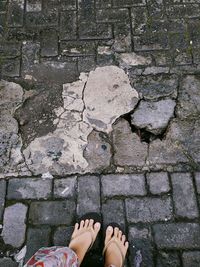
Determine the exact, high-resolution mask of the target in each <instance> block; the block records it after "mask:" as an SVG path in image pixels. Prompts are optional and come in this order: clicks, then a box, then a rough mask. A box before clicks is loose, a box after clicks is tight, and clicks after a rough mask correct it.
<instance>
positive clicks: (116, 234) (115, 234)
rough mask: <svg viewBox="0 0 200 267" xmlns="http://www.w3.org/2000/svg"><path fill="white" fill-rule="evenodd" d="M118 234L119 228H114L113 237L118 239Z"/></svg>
mask: <svg viewBox="0 0 200 267" xmlns="http://www.w3.org/2000/svg"><path fill="white" fill-rule="evenodd" d="M118 233H119V228H118V227H115V229H114V236H115V237H118Z"/></svg>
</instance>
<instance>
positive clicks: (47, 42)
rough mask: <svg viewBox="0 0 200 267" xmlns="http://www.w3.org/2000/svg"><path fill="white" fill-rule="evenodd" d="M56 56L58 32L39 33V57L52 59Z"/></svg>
mask: <svg viewBox="0 0 200 267" xmlns="http://www.w3.org/2000/svg"><path fill="white" fill-rule="evenodd" d="M57 55H58V32H57V31H56V30H54V29H47V30H43V31H42V32H41V56H42V57H53V56H57Z"/></svg>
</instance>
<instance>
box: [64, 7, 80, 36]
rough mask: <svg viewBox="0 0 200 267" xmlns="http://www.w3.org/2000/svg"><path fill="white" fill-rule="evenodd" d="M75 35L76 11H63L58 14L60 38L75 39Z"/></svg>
mask: <svg viewBox="0 0 200 267" xmlns="http://www.w3.org/2000/svg"><path fill="white" fill-rule="evenodd" d="M76 37H77V17H76V11H71V10H70V11H64V12H61V14H60V38H61V40H75V39H76Z"/></svg>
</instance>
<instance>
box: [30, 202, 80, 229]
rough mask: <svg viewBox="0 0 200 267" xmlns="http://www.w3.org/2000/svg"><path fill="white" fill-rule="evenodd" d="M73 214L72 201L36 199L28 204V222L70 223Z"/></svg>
mask: <svg viewBox="0 0 200 267" xmlns="http://www.w3.org/2000/svg"><path fill="white" fill-rule="evenodd" d="M74 215H75V202H74V201H71V200H66V201H64V200H63V201H43V202H39V201H37V202H32V203H31V205H30V211H29V222H30V223H32V224H35V225H38V224H41V225H42V224H49V225H60V224H66V225H71V224H72V222H73V219H74Z"/></svg>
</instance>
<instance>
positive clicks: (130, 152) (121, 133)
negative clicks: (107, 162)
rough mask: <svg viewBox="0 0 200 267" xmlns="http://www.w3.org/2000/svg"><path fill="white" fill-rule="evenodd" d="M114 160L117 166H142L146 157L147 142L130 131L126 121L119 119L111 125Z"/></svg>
mask: <svg viewBox="0 0 200 267" xmlns="http://www.w3.org/2000/svg"><path fill="white" fill-rule="evenodd" d="M113 143H114V150H115V154H114V162H115V164H116V165H119V166H125V165H127V166H143V165H144V164H145V159H146V157H147V144H146V143H142V142H141V141H140V138H139V136H137V134H136V133H132V131H131V127H130V126H129V123H128V121H126V120H124V119H121V120H119V121H118V122H117V124H115V125H113Z"/></svg>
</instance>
